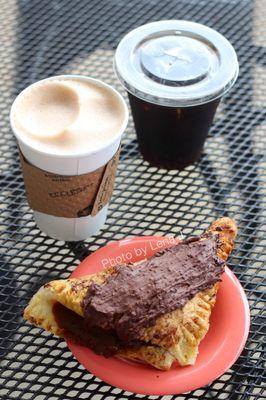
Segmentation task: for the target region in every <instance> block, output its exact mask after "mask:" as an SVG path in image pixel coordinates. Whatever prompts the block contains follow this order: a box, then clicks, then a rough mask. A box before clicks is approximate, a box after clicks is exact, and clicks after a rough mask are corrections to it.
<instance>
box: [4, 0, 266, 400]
mask: <svg viewBox="0 0 266 400" xmlns="http://www.w3.org/2000/svg"><path fill="white" fill-rule="evenodd" d="M159 19H187V20H192V21H196V22H201V23H203V24H207V25H209V26H210V27H213V28H215V29H216V30H218V31H220V32H221V33H222V34H224V35H225V36H226V37H227V38H228V39H229V40H230V41H231V43H232V44H233V46H234V47H235V49H236V51H237V53H238V57H239V62H240V75H239V79H238V81H237V83H236V85H235V86H234V88H233V89H232V90H231V91H230V93H229V94H228V95H227V96H225V98H224V100H223V102H222V104H221V105H220V106H219V109H218V112H217V115H216V118H215V123H214V124H213V126H212V129H211V132H210V135H209V137H208V140H207V143H206V146H205V151H204V154H203V156H202V158H201V160H200V162H198V163H197V164H196V165H194V166H191V167H188V168H186V169H185V170H184V171H182V172H176V171H170V172H167V171H165V170H158V169H156V168H152V167H149V165H148V164H147V163H146V162H144V161H143V159H142V158H141V156H140V154H139V151H138V146H137V141H136V136H135V132H134V126H133V122H132V119H130V123H129V126H128V129H127V131H126V134H125V136H124V139H123V146H122V153H121V160H120V164H119V168H118V174H117V179H116V187H115V191H114V195H113V197H112V201H111V205H110V209H109V216H108V220H107V223H106V225H105V228H104V229H103V230H102V231H101V233H100V234H98V235H97V236H95V237H93V238H91V239H89V240H87V241H85V242H79V243H65V242H60V241H56V240H53V239H51V238H49V237H47V236H46V235H45V234H43V233H41V232H40V231H39V230H38V228H37V227H36V225H35V223H34V220H33V215H32V212H31V210H30V209H29V207H28V205H27V201H26V197H25V192H24V185H23V178H22V175H21V169H20V164H19V157H18V150H17V147H16V143H15V140H14V138H13V136H12V133H11V129H10V125H9V109H10V105H11V103H12V101H13V99H14V97H15V96H16V95H17V94H18V93H19V92H20V91H21V90H22V89H23V88H24V87H25V86H27V85H28V84H30V83H32V82H34V81H36V80H39V79H41V78H45V77H47V76H51V75H58V74H61V73H79V74H84V75H89V76H92V77H95V78H100V79H102V80H104V81H105V82H107V83H110V84H111V85H113V86H114V87H116V88H117V89H118V90H119V91H121V93H122V94H124V95H125V93H124V91H123V89H122V87H121V86H120V84H119V82H118V81H117V80H116V78H115V77H114V74H113V70H112V58H113V54H114V49H115V48H116V46H117V44H118V42H119V40H120V39H121V37H122V36H123V35H124V34H125V33H126V32H128V31H129V30H131V29H132V28H135V27H137V26H139V25H141V24H144V23H146V22H149V21H155V20H159ZM265 20H266V2H265V1H264V0H256V1H249V0H242V1H237V0H228V1H227V0H211V1H208V0H206V1H205V0H201V1H198V0H180V1H173V0H172V1H168V0H163V1H161V0H132V1H125V0H101V1H99V0H90V1H87V0H79V1H77V2H74V1H71V0H41V1H40V0H38V1H37V0H31V1H30V0H21V1H15V0H9V1H4V0H2V1H0V26H1V33H0V40H1V46H0V54H1V64H0V71H1V74H0V88H1V102H0V116H1V117H0V151H1V152H0V168H1V175H0V179H1V180H0V187H1V194H0V208H1V214H0V230H1V239H0V241H1V242H0V249H1V252H0V257H1V261H0V263H1V264H0V265H1V266H0V268H1V271H0V296H1V302H0V310H1V313H0V320H1V324H0V351H1V359H0V363H1V372H0V398H1V399H3V400H6V399H20V400H24V399H25V400H26V399H34V400H45V399H49V400H57V399H63V400H69V399H93V400H100V399H105V400H112V399H135V398H147V399H148V398H150V399H158V398H160V399H163V400H169V399H199V398H201V399H219V400H220V399H221V400H222V399H230V400H238V399H243V400H244V399H245V400H246V399H248V400H252V399H262V398H265V391H263V372H264V369H263V367H264V359H265V353H264V352H263V323H264V321H265V319H264V318H265V316H263V306H264V303H263V289H264V287H265V286H263V257H265V232H266V227H265V225H263V211H264V208H263V204H264V203H263V200H265V199H263V196H264V195H265V188H264V191H263V184H262V182H263V172H265V163H264V164H263V154H264V152H265V127H266V122H265V113H266V108H265V107H266V65H265V61H266V54H265V53H266V52H265V49H266V27H265ZM125 97H126V96H125ZM225 214H227V215H229V216H232V217H234V218H235V219H236V221H237V223H238V226H239V235H238V238H237V242H236V248H235V251H234V253H233V256H232V257H231V259H230V264H229V266H230V267H231V268H232V269H233V271H234V273H235V274H236V275H237V277H238V278H239V280H240V282H241V283H242V285H243V287H244V289H245V291H246V294H247V296H248V299H249V304H250V307H251V317H252V319H251V331H250V335H249V339H248V341H247V344H246V347H245V350H244V351H243V353H242V355H241V356H240V358H239V359H238V360H237V362H236V363H235V364H234V365H233V367H232V368H231V369H230V370H229V371H227V372H226V373H225V374H224V375H223V376H222V377H221V378H219V379H217V380H216V381H215V382H213V383H212V384H210V385H209V386H207V387H204V388H201V389H200V390H196V391H194V392H191V393H189V394H184V395H179V396H164V397H159V396H150V397H148V396H147V397H146V396H143V395H136V394H132V393H129V392H124V391H123V390H120V389H117V388H114V387H110V386H108V385H107V384H106V383H104V382H101V381H100V380H99V379H97V378H95V377H94V376H92V375H90V374H89V372H87V371H86V370H84V368H83V367H82V366H81V365H79V364H78V362H77V361H76V360H75V359H74V358H73V357H72V355H71V353H70V352H69V350H68V348H67V346H66V344H65V342H64V341H62V340H60V339H57V338H55V337H53V336H52V335H49V334H48V333H46V332H43V331H42V330H39V329H37V328H34V327H32V326H30V325H29V324H26V323H24V322H23V320H22V310H23V308H24V307H25V305H26V303H27V302H28V300H29V299H30V297H31V296H32V295H33V293H34V292H35V291H36V290H37V289H38V288H39V287H40V286H41V285H42V284H43V283H45V282H47V281H49V280H51V279H54V278H58V277H61V278H66V277H68V275H69V274H70V273H71V271H73V269H74V268H75V267H76V266H77V265H78V263H79V261H80V260H82V259H83V258H84V257H85V256H86V255H88V254H90V252H92V251H94V250H96V249H97V248H99V247H101V246H103V245H105V244H106V243H108V242H109V241H112V240H117V239H121V238H125V237H127V236H136V235H154V234H157V235H166V234H170V235H180V233H182V234H183V235H184V236H187V235H191V234H193V235H194V234H200V233H202V232H203V231H204V230H205V229H206V228H207V226H208V225H209V223H210V222H211V221H212V220H214V219H215V218H217V217H218V216H222V215H225ZM264 216H265V214H264ZM264 259H265V258H264ZM264 326H265V325H264Z"/></svg>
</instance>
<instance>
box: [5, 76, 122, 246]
mask: <svg viewBox="0 0 266 400" xmlns="http://www.w3.org/2000/svg"><path fill="white" fill-rule="evenodd" d="M10 121H11V126H12V129H13V132H14V135H15V136H16V138H17V140H18V145H19V149H20V152H21V159H22V167H23V174H24V181H25V186H26V191H27V196H28V200H29V204H30V206H31V208H33V212H34V217H35V220H36V223H37V225H38V226H39V228H40V229H41V230H42V231H44V232H45V233H46V234H48V235H49V236H51V237H54V238H56V239H60V240H69V241H77V240H83V239H86V238H88V237H90V236H92V235H94V234H96V233H97V232H98V231H99V230H100V229H101V228H102V227H103V225H104V223H105V220H106V216H107V210H108V202H109V198H110V196H111V193H110V192H112V185H113V181H114V175H115V170H116V164H117V162H118V158H119V154H118V151H119V147H120V141H121V136H122V134H123V132H124V130H125V128H126V125H127V121H128V110H127V106H126V103H125V101H124V99H123V98H122V96H121V95H120V94H119V93H118V92H117V91H116V90H115V89H113V88H112V87H111V86H109V85H107V84H106V83H103V82H101V81H99V80H96V79H93V78H89V77H84V76H79V75H62V76H55V77H51V78H48V79H44V80H41V81H39V82H36V83H34V84H32V85H30V86H28V87H27V88H26V89H25V90H23V91H22V92H21V93H20V94H19V95H18V97H17V98H16V99H15V101H14V103H13V105H12V108H11V112H10ZM110 185H111V186H110ZM106 191H109V192H108V193H106ZM96 201H97V204H96Z"/></svg>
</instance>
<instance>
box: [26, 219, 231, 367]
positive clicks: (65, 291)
mask: <svg viewBox="0 0 266 400" xmlns="http://www.w3.org/2000/svg"><path fill="white" fill-rule="evenodd" d="M209 231H210V232H212V233H213V234H215V235H218V236H219V245H218V249H217V255H218V256H219V257H220V258H221V259H222V260H224V261H226V260H227V258H228V256H229V254H230V252H231V251H232V249H233V246H234V239H235V237H236V234H237V228H236V225H235V223H234V221H233V220H231V219H230V218H227V217H224V218H220V219H218V220H217V221H215V222H214V223H213V224H212V225H211V226H210V229H209ZM201 240H204V237H203V238H202V239H201ZM112 273H114V268H108V269H105V270H104V271H102V272H100V273H97V274H93V275H89V276H86V277H83V278H81V279H67V280H57V281H52V282H50V283H47V284H46V285H44V286H43V287H42V288H40V289H39V291H38V292H37V293H36V294H35V295H34V296H33V298H32V299H31V301H30V303H29V305H28V306H27V307H26V309H25V311H24V318H25V319H26V320H28V321H30V322H31V323H33V324H34V325H37V326H40V327H42V328H44V329H46V330H47V331H49V332H52V333H53V334H55V335H57V336H61V337H64V336H65V332H64V331H63V330H62V329H61V328H60V327H59V326H58V324H57V322H56V320H55V318H54V315H53V306H54V304H55V303H56V302H59V303H61V304H63V305H64V306H65V307H67V308H69V309H70V310H72V311H74V312H75V313H77V314H79V315H80V316H82V317H83V310H82V302H83V299H84V297H85V295H86V293H87V290H88V288H89V286H90V285H91V283H92V282H96V283H98V284H103V283H104V282H105V280H106V279H107V277H109V276H110V275H111V274H112ZM218 288H219V283H216V284H214V285H213V286H212V287H210V288H209V289H206V290H204V291H202V292H199V293H197V294H196V295H195V296H194V297H193V298H192V299H191V300H189V301H188V302H187V303H186V304H185V306H184V307H183V308H181V309H177V310H175V311H173V312H171V313H167V314H164V315H162V316H161V317H159V318H158V319H157V321H156V323H155V325H154V326H152V327H149V328H147V329H146V330H145V332H144V334H143V335H142V337H141V340H142V341H143V342H145V343H147V344H146V345H143V346H141V347H139V348H137V349H134V350H133V349H125V350H123V351H122V352H121V353H120V354H119V355H120V356H122V357H126V358H128V359H131V360H139V361H145V362H147V363H149V364H151V365H153V366H154V367H156V368H158V369H162V370H168V369H169V368H170V367H171V365H172V363H173V362H174V361H178V363H179V364H180V365H192V364H194V363H195V360H196V357H197V354H198V347H199V344H200V342H201V340H202V339H203V337H204V336H205V335H206V333H207V331H208V329H209V319H210V315H211V311H212V308H213V306H214V304H215V301H216V293H217V290H218Z"/></svg>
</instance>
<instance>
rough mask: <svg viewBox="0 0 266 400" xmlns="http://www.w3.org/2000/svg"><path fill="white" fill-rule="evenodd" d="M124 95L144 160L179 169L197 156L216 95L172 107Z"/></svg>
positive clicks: (215, 101) (201, 146)
mask: <svg viewBox="0 0 266 400" xmlns="http://www.w3.org/2000/svg"><path fill="white" fill-rule="evenodd" d="M128 96H129V101H130V105H131V109H132V114H133V119H134V122H135V128H136V132H137V137H138V141H139V148H140V151H141V153H142V155H143V158H144V160H146V161H148V162H149V163H150V164H151V165H153V166H155V167H158V168H166V169H178V170H182V169H183V168H185V167H186V166H188V165H191V164H193V163H194V162H195V161H197V160H198V159H199V158H200V156H201V153H202V150H203V146H204V142H205V139H206V137H207V134H208V131H209V129H210V126H211V123H212V121H213V118H214V114H215V111H216V108H217V106H218V104H219V102H220V99H216V100H213V101H211V102H209V103H205V104H202V105H198V106H193V107H184V108H175V107H165V106H160V105H157V104H152V103H148V102H147V101H144V100H141V99H139V98H137V97H135V96H133V95H132V94H130V93H128Z"/></svg>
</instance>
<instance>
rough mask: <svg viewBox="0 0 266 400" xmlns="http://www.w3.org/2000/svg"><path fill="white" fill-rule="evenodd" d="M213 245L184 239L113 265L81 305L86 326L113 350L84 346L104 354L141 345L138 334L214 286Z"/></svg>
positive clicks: (213, 240)
mask: <svg viewBox="0 0 266 400" xmlns="http://www.w3.org/2000/svg"><path fill="white" fill-rule="evenodd" d="M218 240H219V239H218V237H217V235H213V234H211V233H208V234H205V235H203V236H202V237H199V238H192V239H188V240H186V241H183V242H181V243H179V244H178V245H176V246H173V247H171V248H170V249H166V250H164V251H163V252H160V253H158V254H155V255H154V256H153V257H151V258H150V259H149V260H147V261H144V262H142V263H140V264H137V265H127V266H122V265H118V266H116V267H115V272H114V273H113V274H112V275H110V277H109V278H108V279H107V281H106V282H105V284H103V285H98V284H96V283H93V284H92V285H91V286H90V287H89V289H88V291H87V294H86V296H85V299H84V303H83V312H84V317H85V322H86V326H87V328H88V330H93V329H94V330H95V328H99V329H100V330H103V331H105V332H106V333H107V332H109V334H110V335H111V336H112V338H114V341H115V345H114V343H112V345H111V348H108V345H107V343H106V344H105V345H104V346H103V347H104V349H101V350H100V351H99V349H98V348H97V346H96V348H95V346H94V345H93V343H92V344H90V343H88V345H89V347H91V348H92V349H93V350H94V351H95V352H97V353H100V354H105V355H110V354H114V353H116V352H118V351H119V348H123V347H130V346H139V345H141V335H142V333H143V331H144V330H145V328H147V327H150V326H153V325H154V324H155V322H156V319H157V318H158V317H160V316H161V315H163V314H166V313H169V312H171V311H174V310H176V309H178V308H182V307H183V306H184V305H185V304H186V303H187V301H188V300H190V299H191V298H192V297H193V296H194V295H195V294H197V293H198V292H200V291H202V290H205V289H207V288H209V287H211V286H212V285H213V284H214V283H216V282H217V281H219V280H220V275H221V273H222V271H223V269H224V264H225V263H224V261H222V260H221V259H219V258H218V257H217V246H218Z"/></svg>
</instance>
